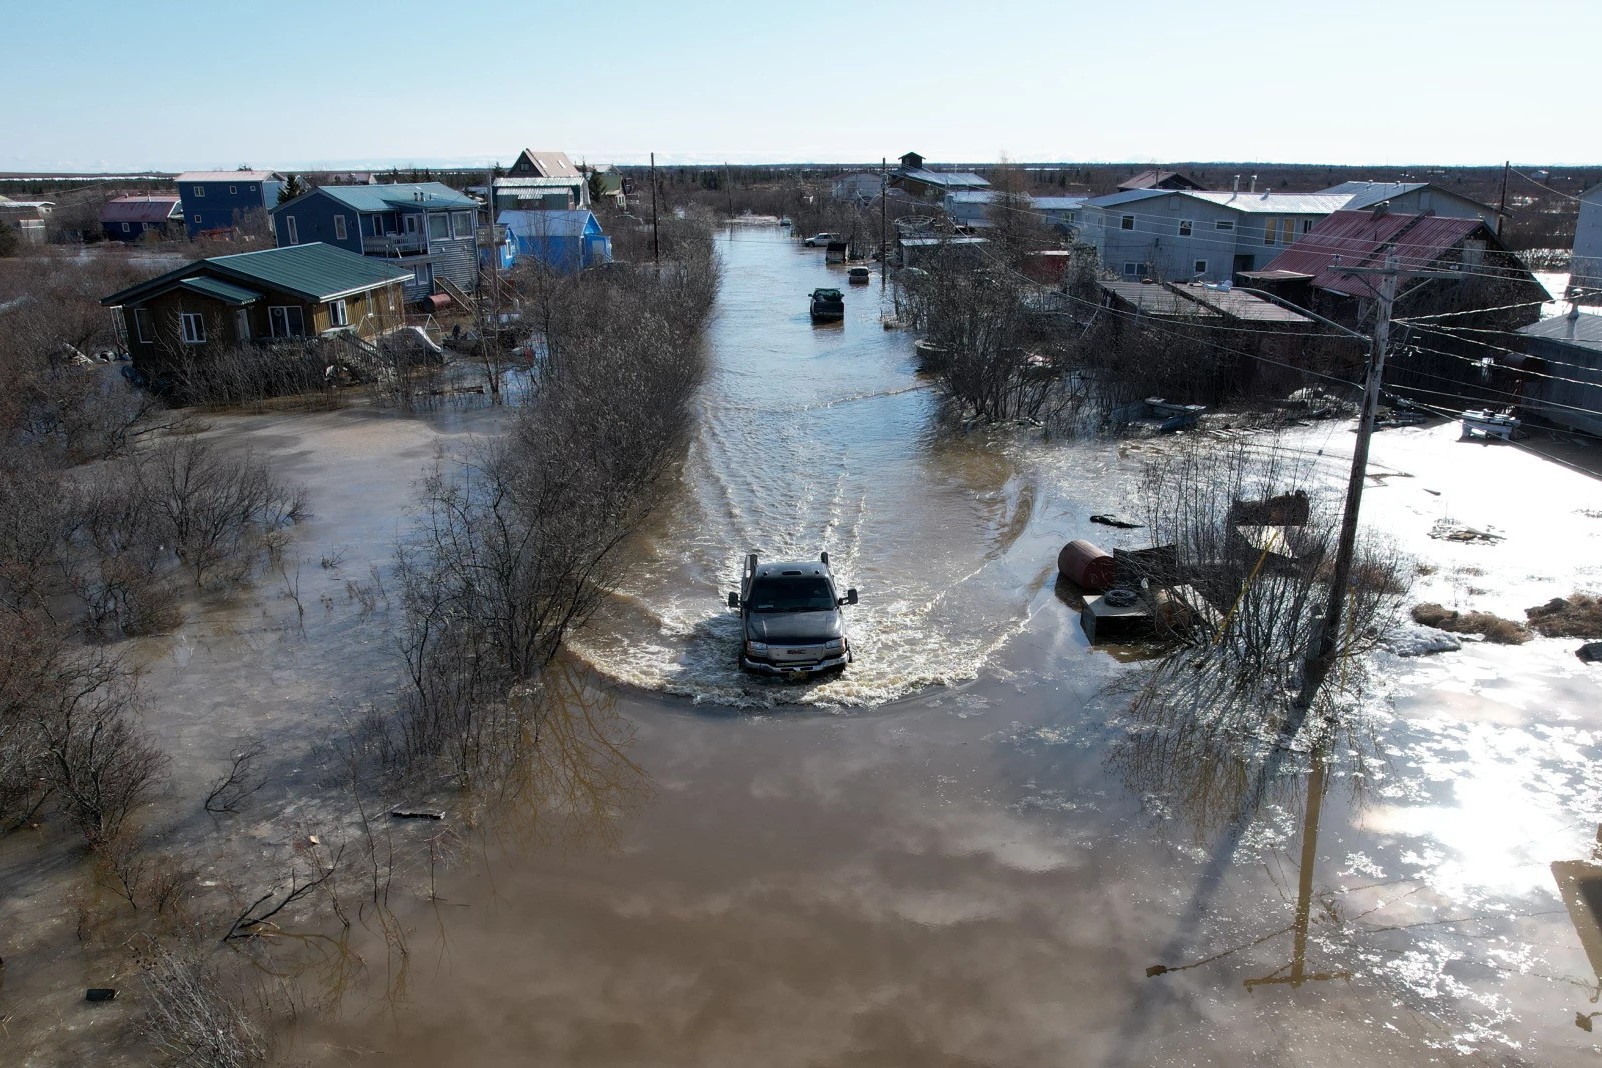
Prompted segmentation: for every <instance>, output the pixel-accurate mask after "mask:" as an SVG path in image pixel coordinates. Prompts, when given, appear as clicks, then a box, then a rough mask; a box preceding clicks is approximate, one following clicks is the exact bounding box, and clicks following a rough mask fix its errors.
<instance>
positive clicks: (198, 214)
mask: <svg viewBox="0 0 1602 1068" xmlns="http://www.w3.org/2000/svg"><path fill="white" fill-rule="evenodd" d="M195 225H196V226H199V225H200V213H199V212H198V211H197V212H196V213H195Z"/></svg>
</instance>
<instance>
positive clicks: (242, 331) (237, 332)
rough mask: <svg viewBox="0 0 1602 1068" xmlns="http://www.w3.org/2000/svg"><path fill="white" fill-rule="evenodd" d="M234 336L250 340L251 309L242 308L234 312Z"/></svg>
mask: <svg viewBox="0 0 1602 1068" xmlns="http://www.w3.org/2000/svg"><path fill="white" fill-rule="evenodd" d="M234 336H235V337H236V338H238V339H239V340H240V341H249V340H250V309H249V308H240V309H239V310H238V311H236V312H234Z"/></svg>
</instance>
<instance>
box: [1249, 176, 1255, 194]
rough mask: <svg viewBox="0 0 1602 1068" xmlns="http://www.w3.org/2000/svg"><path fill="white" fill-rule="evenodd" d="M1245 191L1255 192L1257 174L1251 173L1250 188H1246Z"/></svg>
mask: <svg viewBox="0 0 1602 1068" xmlns="http://www.w3.org/2000/svg"><path fill="white" fill-rule="evenodd" d="M1247 192H1250V193H1255V192H1257V175H1255V174H1254V175H1252V187H1251V189H1249V190H1247Z"/></svg>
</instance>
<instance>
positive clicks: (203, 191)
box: [195, 185, 206, 197]
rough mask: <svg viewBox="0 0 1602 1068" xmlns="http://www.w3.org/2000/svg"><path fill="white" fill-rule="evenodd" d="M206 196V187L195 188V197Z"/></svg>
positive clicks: (198, 186)
mask: <svg viewBox="0 0 1602 1068" xmlns="http://www.w3.org/2000/svg"><path fill="white" fill-rule="evenodd" d="M205 195H206V187H205V186H203V185H197V186H195V196H197V197H203V196H205Z"/></svg>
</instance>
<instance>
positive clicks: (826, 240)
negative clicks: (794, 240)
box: [802, 234, 840, 248]
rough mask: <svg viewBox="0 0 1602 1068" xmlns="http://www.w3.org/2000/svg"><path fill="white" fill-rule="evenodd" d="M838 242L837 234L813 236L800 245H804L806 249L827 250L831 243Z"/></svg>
mask: <svg viewBox="0 0 1602 1068" xmlns="http://www.w3.org/2000/svg"><path fill="white" fill-rule="evenodd" d="M839 240H840V235H839V234H813V235H812V236H811V237H809V238H807V239H806V240H805V241H803V242H802V244H804V245H806V247H807V248H828V247H829V244H830V243H831V242H835V241H839Z"/></svg>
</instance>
